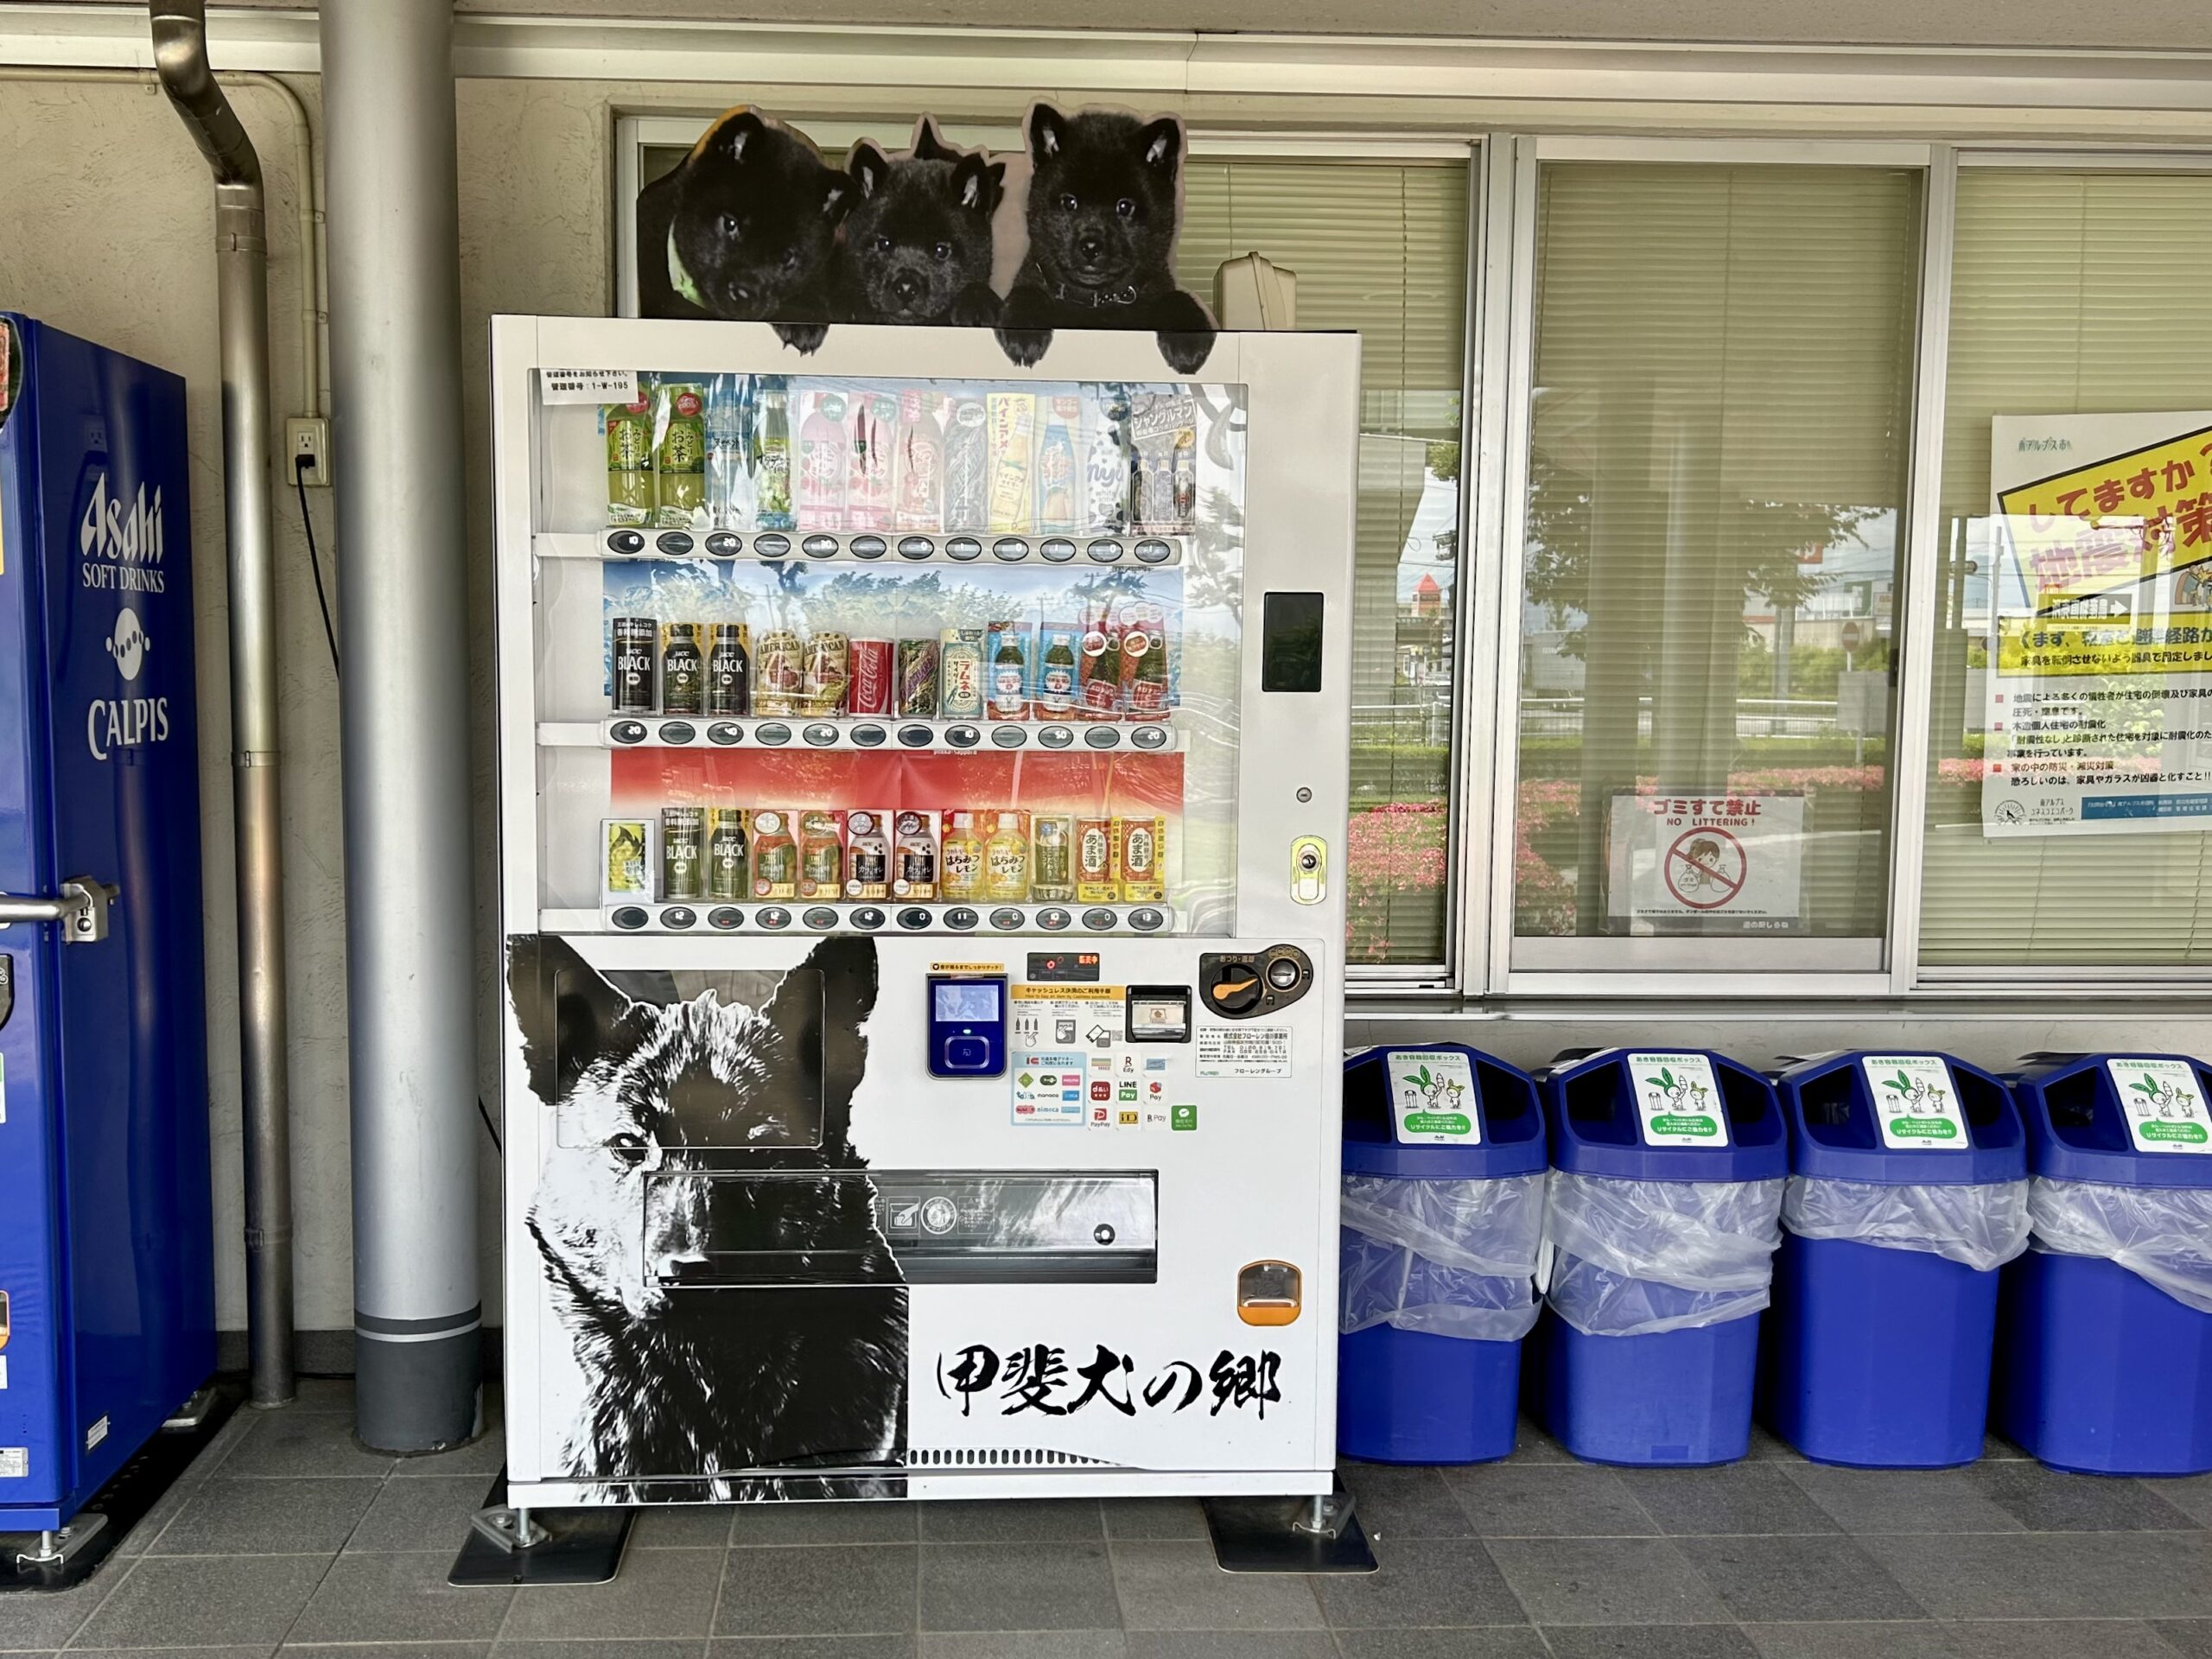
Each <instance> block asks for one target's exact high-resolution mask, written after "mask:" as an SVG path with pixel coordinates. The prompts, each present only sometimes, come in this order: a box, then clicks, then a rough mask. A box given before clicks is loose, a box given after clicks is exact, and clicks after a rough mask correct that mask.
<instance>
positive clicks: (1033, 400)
mask: <svg viewBox="0 0 2212 1659" xmlns="http://www.w3.org/2000/svg"><path fill="white" fill-rule="evenodd" d="M987 408H988V414H989V420H990V457H991V497H990V512H991V528H992V529H993V530H995V531H1015V532H1019V531H1026V530H1031V529H1033V528H1035V525H1036V522H1037V499H1036V487H1037V486H1036V475H1037V394H1036V393H1035V392H1033V391H995V392H993V393H991V395H990V397H989V400H988V404H987Z"/></svg>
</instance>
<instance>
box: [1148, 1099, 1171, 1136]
mask: <svg viewBox="0 0 2212 1659" xmlns="http://www.w3.org/2000/svg"><path fill="white" fill-rule="evenodd" d="M1169 1117H1170V1109H1169V1108H1168V1106H1167V1105H1166V1103H1165V1102H1163V1101H1160V1100H1157V1099H1154V1100H1148V1101H1147V1102H1145V1104H1144V1127H1145V1128H1146V1129H1147V1131H1150V1130H1154V1129H1165V1128H1168V1127H1169Z"/></svg>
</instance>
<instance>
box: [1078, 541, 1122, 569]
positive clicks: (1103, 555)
mask: <svg viewBox="0 0 2212 1659" xmlns="http://www.w3.org/2000/svg"><path fill="white" fill-rule="evenodd" d="M1084 552H1086V553H1088V554H1089V555H1090V556H1091V557H1092V558H1094V559H1096V561H1097V562H1098V563H1101V564H1111V563H1114V562H1115V561H1116V559H1118V558H1120V557H1121V556H1122V544H1121V543H1119V542H1093V543H1091V544H1090V546H1089V547H1086V548H1085V549H1084Z"/></svg>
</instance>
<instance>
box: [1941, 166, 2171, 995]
mask: <svg viewBox="0 0 2212 1659" xmlns="http://www.w3.org/2000/svg"><path fill="white" fill-rule="evenodd" d="M2208 273H2212V176H2207V175H2200V174H2190V173H2177V172H2157V173H2107V172H2060V171H2050V172H2046V171H2041V170H2028V169H2023V168H1965V169H1963V170H1961V174H1960V175H1959V193H1958V231H1957V243H1956V247H1955V251H1954V253H1953V257H1952V282H1951V353H1950V372H1949V380H1948V388H1947V392H1946V398H1947V408H1946V411H1945V419H1944V425H1943V514H1944V527H1945V531H1946V534H1945V540H1944V547H1945V563H1944V568H1943V578H1942V583H1941V589H1940V591H1941V594H1942V601H1941V603H1942V612H1941V614H1940V616H1939V619H1938V633H1937V638H1936V651H1935V656H1934V663H1935V675H1934V691H1933V696H1934V702H1933V712H1932V715H1931V725H1932V733H1931V736H1932V743H1931V751H1932V753H1931V764H1932V766H1933V768H1934V770H1933V773H1932V775H1931V777H1930V779H1929V793H1928V850H1927V866H1926V873H1925V874H1924V876H1923V892H1922V904H1921V947H1920V956H1921V961H1922V963H1923V964H1924V965H1926V966H1929V967H1933V968H1942V967H1947V966H1948V967H1954V968H1959V967H1989V968H2007V967H2015V966H2033V965H2052V966H2080V967H2097V968H2112V969H2125V968H2131V967H2158V966H2171V965H2178V964H2188V963H2199V964H2201V963H2212V834H2207V833H2206V832H2205V831H2203V830H2202V829H2160V830H2158V831H2156V832H2148V833H2142V834H2128V835H2113V836H2039V837H2023V838H2018V839H2003V840H1996V841H1986V840H1984V839H1983V838H1982V834H1981V799H1980V788H1981V786H1980V765H1981V736H1982V729H1981V728H1982V721H1983V719H1984V715H1983V713H1982V709H1981V693H1980V688H1979V685H1978V683H1977V677H1978V671H1977V668H1976V663H1977V662H1978V660H1979V658H1978V655H1977V653H1976V646H1977V645H1978V643H1979V641H1980V636H1981V631H1982V627H1983V626H1984V624H1983V621H1982V619H1981V616H1980V610H1981V607H1982V606H1983V605H1984V604H1985V603H1986V601H1985V600H1984V599H1983V598H1982V597H1981V588H1980V583H1979V582H1978V581H1977V578H1978V577H1979V575H1981V574H1982V573H1980V572H1978V571H1973V570H1969V569H1967V565H1968V563H1969V562H1970V561H1971V559H1972V554H1971V552H1970V550H1969V547H1968V543H1967V521H1968V520H1970V519H1974V518H1980V517H1981V516H1983V515H1985V514H1986V513H1987V512H1989V510H1990V502H1989V442H1990V420H1991V417H1992V416H1997V415H2049V414H2092V413H2106V412H2128V411H2145V412H2148V411H2156V410H2188V409H2202V408H2204V407H2205V406H2206V404H2207V403H2208V402H2212V316H2208V314H2207V312H2206V309H2205V295H2206V292H2207V285H2208V281H2212V277H2208Z"/></svg>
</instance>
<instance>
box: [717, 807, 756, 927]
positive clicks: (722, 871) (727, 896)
mask: <svg viewBox="0 0 2212 1659" xmlns="http://www.w3.org/2000/svg"><path fill="white" fill-rule="evenodd" d="M712 816H713V818H714V828H713V829H711V830H709V832H708V836H707V897H708V898H709V899H714V900H715V902H717V903H720V904H735V903H736V902H737V901H738V900H739V899H743V898H745V897H746V896H747V892H748V890H749V889H750V887H752V866H751V863H750V861H748V860H747V856H746V848H745V814H744V812H743V811H742V810H741V809H739V808H737V807H734V806H725V807H719V808H717V809H716V810H715V812H714V813H713V815H712Z"/></svg>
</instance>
